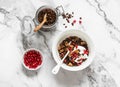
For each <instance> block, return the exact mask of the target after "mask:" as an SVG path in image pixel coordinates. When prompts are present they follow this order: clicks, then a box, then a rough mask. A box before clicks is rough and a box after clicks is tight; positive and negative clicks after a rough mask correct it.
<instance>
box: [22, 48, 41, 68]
mask: <svg viewBox="0 0 120 87" xmlns="http://www.w3.org/2000/svg"><path fill="white" fill-rule="evenodd" d="M30 50H35V51H38V52H39V53H40V54H41V56H42V53H41V51H40V50H38V49H35V48H30V49H27V50H26V51H25V52H24V54H23V59H22V64H23V66H24V67H25V68H26V69H28V70H38V69H39V68H40V67H41V66H42V65H43V56H42V57H41V60H42V63H41V65H39V66H38V67H37V68H35V69H34V68H29V67H27V66H26V65H25V63H24V55H25V53H26V52H28V51H30Z"/></svg>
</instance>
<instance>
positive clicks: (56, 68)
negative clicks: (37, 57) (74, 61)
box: [52, 50, 70, 74]
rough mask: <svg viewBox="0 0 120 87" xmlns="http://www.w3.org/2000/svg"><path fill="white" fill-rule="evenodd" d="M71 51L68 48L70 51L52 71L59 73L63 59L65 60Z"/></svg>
mask: <svg viewBox="0 0 120 87" xmlns="http://www.w3.org/2000/svg"><path fill="white" fill-rule="evenodd" d="M69 53H70V51H69V50H68V52H67V53H66V54H65V56H64V57H63V59H62V60H61V61H60V62H59V63H58V64H57V65H56V66H55V67H54V68H53V69H52V73H53V74H57V73H58V71H59V69H60V67H61V65H62V63H63V61H64V60H65V58H66V57H67V55H68V54H69Z"/></svg>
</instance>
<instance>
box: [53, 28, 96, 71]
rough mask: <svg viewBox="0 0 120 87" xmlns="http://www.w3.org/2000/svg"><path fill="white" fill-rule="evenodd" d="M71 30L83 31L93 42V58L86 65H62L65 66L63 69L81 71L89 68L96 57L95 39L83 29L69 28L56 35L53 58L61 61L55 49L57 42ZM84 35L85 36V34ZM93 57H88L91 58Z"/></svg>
mask: <svg viewBox="0 0 120 87" xmlns="http://www.w3.org/2000/svg"><path fill="white" fill-rule="evenodd" d="M68 31H69V32H71V31H74V32H75V31H78V32H80V33H83V34H85V36H86V37H88V39H89V40H90V42H91V43H90V44H92V50H93V51H92V54H91V55H92V56H91V57H92V59H91V61H90V62H88V64H86V65H85V64H84V66H81V65H80V66H75V67H74V66H73V67H72V68H68V67H70V66H67V65H66V64H64V63H63V64H62V65H61V67H62V68H63V69H65V70H68V71H79V70H83V69H85V68H87V67H88V66H89V65H90V64H91V63H92V61H93V59H94V56H95V47H94V43H93V41H92V39H91V37H90V36H89V35H88V34H87V33H85V32H84V31H82V30H80V29H68V30H65V31H63V32H61V33H60V34H59V35H57V36H56V38H55V40H54V42H53V44H52V54H53V58H54V60H55V62H56V63H58V62H59V61H58V59H57V58H58V56H57V52H56V50H55V48H56V45H57V43H58V42H59V41H60V39H61V38H62V37H64V34H65V33H66V32H68ZM83 37H84V36H83ZM91 57H88V58H91ZM83 63H84V62H83Z"/></svg>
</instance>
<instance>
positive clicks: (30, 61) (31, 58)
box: [24, 50, 42, 69]
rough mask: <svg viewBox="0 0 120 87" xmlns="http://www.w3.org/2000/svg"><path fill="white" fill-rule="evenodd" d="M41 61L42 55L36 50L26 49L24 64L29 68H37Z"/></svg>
mask: <svg viewBox="0 0 120 87" xmlns="http://www.w3.org/2000/svg"><path fill="white" fill-rule="evenodd" d="M41 63H42V56H41V54H40V52H38V51H36V50H30V51H27V52H26V53H25V55H24V64H25V65H26V66H27V67H29V68H34V69H35V68H37V67H38V66H39V65H41Z"/></svg>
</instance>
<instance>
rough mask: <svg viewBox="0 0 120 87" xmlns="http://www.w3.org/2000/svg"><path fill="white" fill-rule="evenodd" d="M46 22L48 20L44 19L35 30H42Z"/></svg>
mask: <svg viewBox="0 0 120 87" xmlns="http://www.w3.org/2000/svg"><path fill="white" fill-rule="evenodd" d="M45 22H46V21H42V23H41V24H39V25H38V26H37V27H35V29H34V32H37V31H38V30H40V29H41V27H42V26H43V25H44V23H45Z"/></svg>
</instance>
